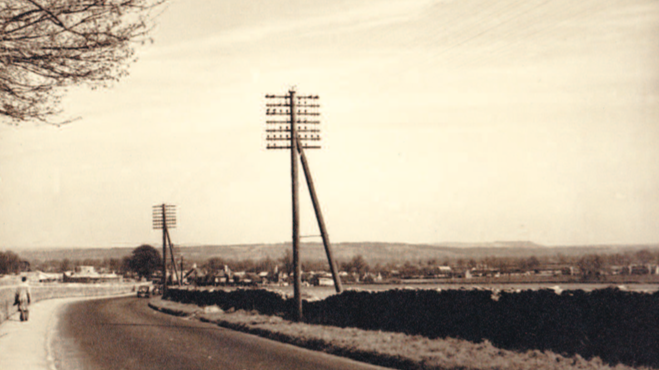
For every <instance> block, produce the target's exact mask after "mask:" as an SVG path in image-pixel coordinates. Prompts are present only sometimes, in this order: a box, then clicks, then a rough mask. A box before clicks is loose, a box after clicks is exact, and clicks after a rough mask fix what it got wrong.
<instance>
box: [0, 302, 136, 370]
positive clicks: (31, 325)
mask: <svg viewBox="0 0 659 370" xmlns="http://www.w3.org/2000/svg"><path fill="white" fill-rule="evenodd" d="M131 295H132V293H131ZM120 296H122V295H113V297H120ZM107 297H108V296H101V297H89V298H84V297H77V298H57V299H48V300H45V301H40V302H37V303H33V304H31V305H30V319H29V320H28V321H26V322H21V321H20V320H19V317H18V313H15V314H14V315H12V316H11V317H10V318H9V319H8V320H7V321H4V322H3V323H2V324H0V369H20V370H56V368H55V363H54V356H53V353H52V351H51V348H50V343H51V342H52V339H55V338H54V335H56V331H55V329H56V328H57V321H58V319H59V313H60V311H61V310H62V309H63V308H64V307H65V306H66V305H67V304H69V303H71V302H76V301H80V300H85V299H101V298H107Z"/></svg>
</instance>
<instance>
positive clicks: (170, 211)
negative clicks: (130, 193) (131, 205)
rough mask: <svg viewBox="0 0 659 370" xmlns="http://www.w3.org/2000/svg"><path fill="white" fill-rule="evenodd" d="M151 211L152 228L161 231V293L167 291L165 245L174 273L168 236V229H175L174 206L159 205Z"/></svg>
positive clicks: (170, 242)
mask: <svg viewBox="0 0 659 370" xmlns="http://www.w3.org/2000/svg"><path fill="white" fill-rule="evenodd" d="M152 211H153V228H154V229H161V230H162V292H163V294H165V292H166V291H167V245H168V244H169V250H170V253H171V256H172V266H173V267H174V271H176V263H175V261H174V250H173V247H172V240H171V238H170V236H169V229H170V228H172V229H173V228H176V206H175V205H172V204H164V203H163V204H159V205H157V206H153V207H152Z"/></svg>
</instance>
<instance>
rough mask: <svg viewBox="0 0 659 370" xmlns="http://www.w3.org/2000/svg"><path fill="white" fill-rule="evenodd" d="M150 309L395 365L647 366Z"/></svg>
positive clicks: (250, 316) (428, 369)
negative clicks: (614, 363)
mask: <svg viewBox="0 0 659 370" xmlns="http://www.w3.org/2000/svg"><path fill="white" fill-rule="evenodd" d="M150 306H151V307H152V308H154V309H157V310H160V311H163V312H166V313H170V314H175V315H178V316H188V317H196V318H198V319H199V320H201V321H205V322H211V323H215V324H217V325H219V326H222V327H226V328H229V329H233V330H238V331H242V332H246V333H251V334H255V335H259V336H262V337H266V338H270V339H274V340H277V341H281V342H285V343H289V344H293V345H297V346H300V347H305V348H309V349H312V350H318V351H323V352H326V353H330V354H335V355H339V356H344V357H349V358H352V359H355V360H359V361H363V362H368V363H371V364H374V365H380V366H385V367H391V368H398V369H411V370H417V369H419V370H440V369H441V370H454V369H455V370H457V369H460V370H493V369H513V370H518V369H520V370H521V369H539V370H550V369H551V370H559V369H561V370H562V369H584V370H585V369H616V370H623V369H649V368H647V367H629V366H626V365H622V364H618V365H616V366H610V365H608V364H605V363H604V362H603V361H602V360H601V359H599V358H597V357H595V358H592V359H584V358H583V357H581V356H579V355H575V356H564V355H561V354H557V353H553V352H551V351H539V350H529V351H520V352H516V351H511V350H504V349H499V348H496V347H494V346H493V345H492V344H491V343H490V342H489V341H487V340H485V341H482V342H480V343H473V342H469V341H467V340H462V339H455V338H440V339H430V338H427V337H423V336H418V335H408V334H403V333H394V332H384V331H370V330H363V329H356V328H341V327H335V326H324V325H313V324H305V323H298V322H292V321H288V320H285V319H284V318H282V317H279V316H268V315H262V314H259V313H258V312H257V311H244V310H233V309H230V310H228V311H222V310H221V309H220V308H218V307H217V306H208V307H205V308H201V307H199V306H196V305H194V304H182V303H176V302H171V301H166V300H162V299H160V298H154V299H152V300H151V302H150Z"/></svg>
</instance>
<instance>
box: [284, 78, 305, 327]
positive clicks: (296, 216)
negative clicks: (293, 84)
mask: <svg viewBox="0 0 659 370" xmlns="http://www.w3.org/2000/svg"><path fill="white" fill-rule="evenodd" d="M288 96H289V98H288V100H289V107H290V116H291V125H290V130H291V134H290V137H291V138H290V139H291V144H290V145H291V187H292V192H293V197H292V198H293V201H292V203H293V266H294V270H293V279H294V282H293V296H294V298H295V307H296V315H297V317H296V319H297V320H298V321H300V320H302V317H303V312H302V266H301V263H300V205H299V202H298V200H299V196H298V194H299V190H298V184H297V153H296V152H295V150H293V149H292V148H295V147H297V128H296V126H297V125H296V124H295V89H291V90H290V91H289V92H288Z"/></svg>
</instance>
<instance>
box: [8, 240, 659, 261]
mask: <svg viewBox="0 0 659 370" xmlns="http://www.w3.org/2000/svg"><path fill="white" fill-rule="evenodd" d="M290 245H291V244H290V243H276V244H241V245H203V246H182V247H176V250H177V251H180V253H181V254H182V255H183V257H184V258H185V259H186V260H188V261H198V262H202V261H205V260H207V259H209V258H213V257H221V258H226V259H234V260H243V259H254V260H259V259H264V258H266V257H269V258H272V259H279V258H281V257H282V256H283V255H284V253H285V252H286V250H287V249H289V248H291V247H290ZM155 247H156V248H157V249H159V250H160V248H161V247H160V246H155ZM133 249H134V248H82V249H81V248H75V249H74V248H70V249H43V250H24V251H16V253H18V254H19V255H20V256H21V258H24V259H27V260H29V261H47V260H63V259H65V258H68V259H69V260H71V261H82V260H85V259H109V258H118V259H121V258H123V257H125V256H128V255H130V254H131V252H132V251H133ZM640 249H659V244H655V245H593V246H551V247H548V246H543V245H539V244H535V243H532V242H520V241H499V242H492V243H439V244H407V243H380V242H349V243H336V244H332V252H333V254H334V256H335V258H336V259H337V260H339V261H346V260H349V259H351V258H352V257H354V256H358V255H361V256H362V257H364V258H365V259H366V260H367V261H369V262H370V263H387V262H390V261H406V260H411V261H415V260H428V259H436V260H438V261H441V260H443V259H447V258H448V259H454V258H474V259H480V258H483V257H488V256H496V257H529V256H553V255H556V254H563V255H566V256H574V255H583V254H589V253H598V254H613V253H620V252H624V251H630V250H640ZM300 255H301V258H302V260H324V259H325V258H326V257H325V250H324V248H323V245H322V243H302V247H301V250H300Z"/></svg>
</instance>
